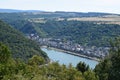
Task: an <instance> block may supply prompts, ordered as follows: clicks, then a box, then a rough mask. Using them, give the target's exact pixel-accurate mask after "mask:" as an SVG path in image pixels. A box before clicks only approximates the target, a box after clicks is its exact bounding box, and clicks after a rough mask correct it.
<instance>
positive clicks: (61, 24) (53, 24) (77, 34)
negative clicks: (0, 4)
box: [0, 12, 120, 47]
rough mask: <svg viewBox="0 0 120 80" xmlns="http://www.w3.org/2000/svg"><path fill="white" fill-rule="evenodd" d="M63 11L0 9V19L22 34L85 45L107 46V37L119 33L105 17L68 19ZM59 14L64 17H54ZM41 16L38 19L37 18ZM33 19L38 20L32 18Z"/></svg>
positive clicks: (119, 29) (118, 29)
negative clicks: (41, 11) (26, 11)
mask: <svg viewBox="0 0 120 80" xmlns="http://www.w3.org/2000/svg"><path fill="white" fill-rule="evenodd" d="M63 14H64V15H63ZM65 14H68V13H65V12H55V13H48V14H45V13H39V14H36V15H35V14H34V13H4V14H3V13H1V15H0V19H1V20H3V21H5V22H6V23H8V24H10V25H11V26H12V27H14V28H16V29H17V30H19V31H21V32H23V33H24V34H25V35H28V34H37V35H39V36H40V37H41V38H45V37H47V38H61V39H66V40H68V41H73V42H75V43H79V44H82V45H87V46H97V47H103V46H104V47H108V46H109V42H110V40H111V39H112V38H115V37H118V36H119V35H120V28H119V27H120V25H119V24H108V23H107V21H106V22H104V23H102V22H101V23H98V22H97V21H76V20H70V21H68V20H67V17H65ZM74 14H76V15H77V14H79V15H81V16H82V17H84V15H85V14H80V13H74ZM56 15H57V16H56ZM89 15H94V16H95V15H96V16H97V17H100V16H101V17H102V16H104V15H108V14H102V13H101V14H100V13H96V14H95V13H89V14H86V16H85V17H89ZM13 17H14V18H13ZM72 17H74V16H72ZM75 17H77V16H75ZM79 17H80V16H79ZM59 18H63V19H64V20H60V21H59V20H56V19H59ZM68 18H69V17H68ZM41 19H42V21H39V20H41ZM35 20H38V21H37V22H35ZM106 23H107V24H106Z"/></svg>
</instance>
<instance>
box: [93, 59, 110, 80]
mask: <svg viewBox="0 0 120 80" xmlns="http://www.w3.org/2000/svg"><path fill="white" fill-rule="evenodd" d="M110 67H111V61H110V60H109V59H105V60H103V61H101V62H100V63H99V64H98V65H97V66H96V67H95V69H94V70H95V72H96V74H97V75H98V76H99V79H100V80H108V75H109V71H110Z"/></svg>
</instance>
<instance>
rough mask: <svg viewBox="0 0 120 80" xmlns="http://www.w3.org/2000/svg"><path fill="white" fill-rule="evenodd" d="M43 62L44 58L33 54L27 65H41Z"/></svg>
mask: <svg viewBox="0 0 120 80" xmlns="http://www.w3.org/2000/svg"><path fill="white" fill-rule="evenodd" d="M44 63H45V60H44V58H43V57H41V56H37V55H34V56H33V57H32V58H31V59H29V61H28V64H29V65H42V64H44Z"/></svg>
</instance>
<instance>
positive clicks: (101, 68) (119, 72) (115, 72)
mask: <svg viewBox="0 0 120 80" xmlns="http://www.w3.org/2000/svg"><path fill="white" fill-rule="evenodd" d="M95 72H96V74H97V75H98V76H99V78H100V80H120V37H118V38H115V39H114V41H113V42H112V43H111V49H110V52H109V56H108V57H107V58H105V59H104V60H103V61H101V62H100V63H99V64H98V65H97V66H96V67H95Z"/></svg>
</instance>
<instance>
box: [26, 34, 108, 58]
mask: <svg viewBox="0 0 120 80" xmlns="http://www.w3.org/2000/svg"><path fill="white" fill-rule="evenodd" d="M27 37H28V38H29V39H31V40H35V41H37V42H38V43H39V44H40V46H47V47H53V48H57V49H61V50H65V51H70V52H74V53H76V54H81V55H85V56H88V57H94V58H104V57H105V56H107V55H108V53H109V49H110V48H109V47H96V46H82V45H80V44H78V43H73V42H72V41H63V40H61V39H53V38H40V37H39V36H38V35H36V34H29V35H28V36H27Z"/></svg>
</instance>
